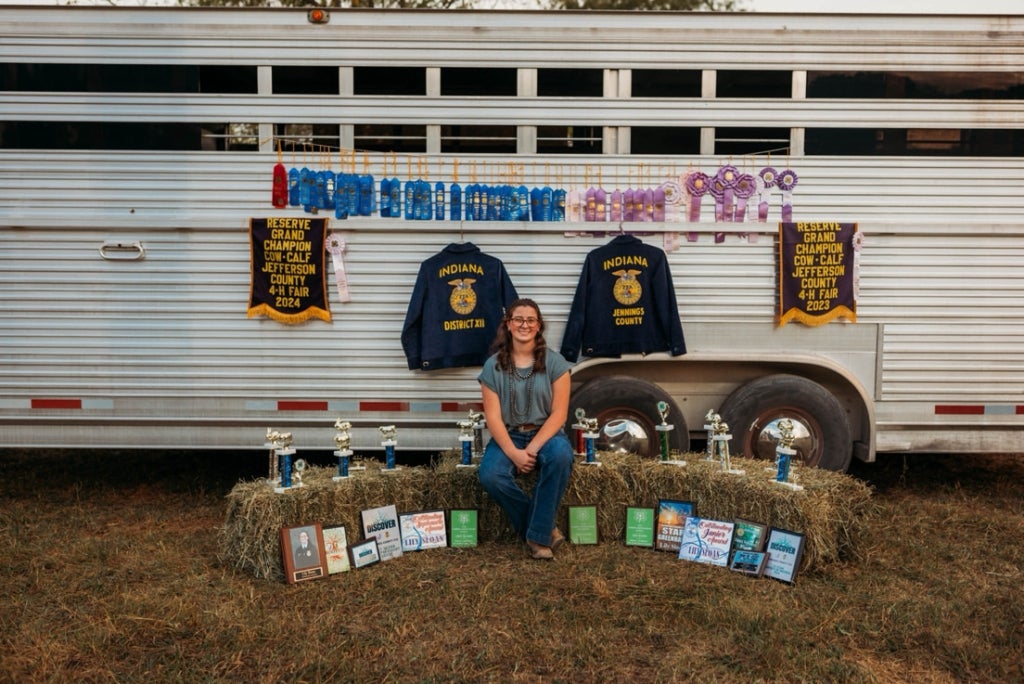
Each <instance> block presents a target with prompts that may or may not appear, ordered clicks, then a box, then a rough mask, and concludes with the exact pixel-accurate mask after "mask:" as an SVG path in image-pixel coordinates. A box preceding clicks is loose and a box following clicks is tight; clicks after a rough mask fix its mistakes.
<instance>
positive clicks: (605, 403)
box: [567, 375, 690, 457]
mask: <svg viewBox="0 0 1024 684" xmlns="http://www.w3.org/2000/svg"><path fill="white" fill-rule="evenodd" d="M659 401H663V402H665V403H666V404H667V405H668V415H667V417H666V421H667V422H668V423H669V424H671V425H673V426H675V427H674V428H673V429H672V430H671V431H669V433H668V435H669V448H670V449H672V450H674V451H679V452H685V451H686V450H687V449H689V447H690V433H689V431H688V430H687V427H686V419H685V418H683V414H682V412H680V410H679V407H678V406H676V403H675V402H674V401H673V400H672V397H670V396H669V395H668V393H667V392H665V390H663V389H661V388H660V387H658V386H657V385H655V384H653V383H650V382H647V381H646V380H641V379H639V378H634V377H631V376H628V375H608V376H604V377H599V378H594V379H593V380H590V381H588V382H586V383H584V384H583V386H582V387H580V388H579V389H578V390H576V391H575V392H573V394H572V398H571V399H570V401H569V424H568V426H567V427H569V428H571V426H572V424H573V423H574V422H575V416H576V409H578V408H582V409H583V410H584V411H586V414H587V418H597V420H598V425H599V426H600V431H601V436H600V437H599V438H598V440H597V445H596V446H597V448H598V449H599V450H601V451H609V450H611V451H632V452H635V453H639V454H640V455H641V456H654V457H657V456H660V454H661V437H660V434H659V432H658V431H657V430H655V427H654V426H655V425H658V424H660V423H661V415H660V414H659V413H658V402H659ZM570 434H572V432H571V429H570ZM623 436H625V438H624V437H623Z"/></svg>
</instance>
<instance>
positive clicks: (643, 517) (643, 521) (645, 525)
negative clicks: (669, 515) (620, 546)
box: [626, 506, 654, 547]
mask: <svg viewBox="0 0 1024 684" xmlns="http://www.w3.org/2000/svg"><path fill="white" fill-rule="evenodd" d="M626 546H647V547H651V546H654V509H653V508H634V507H632V506H630V507H627V508H626Z"/></svg>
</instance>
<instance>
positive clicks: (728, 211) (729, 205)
mask: <svg viewBox="0 0 1024 684" xmlns="http://www.w3.org/2000/svg"><path fill="white" fill-rule="evenodd" d="M739 178H740V172H739V169H737V168H736V167H735V166H733V165H732V164H726V165H725V166H723V167H722V168H720V169H718V173H716V174H715V181H717V183H715V182H712V184H711V185H712V192H713V191H714V188H715V186H716V185H720V186H721V190H722V220H723V221H732V220H733V211H734V209H733V204H734V194H735V189H736V183H737V181H739ZM715 199H716V200H717V199H718V196H717V195H716V196H715ZM716 206H717V205H716Z"/></svg>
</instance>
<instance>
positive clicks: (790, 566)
mask: <svg viewBox="0 0 1024 684" xmlns="http://www.w3.org/2000/svg"><path fill="white" fill-rule="evenodd" d="M767 551H768V563H767V564H766V565H765V568H764V575H765V577H771V578H772V579H777V580H780V581H782V582H787V583H789V584H792V583H793V582H794V580H795V579H796V573H797V570H798V569H799V568H800V559H801V558H802V557H803V554H804V535H802V534H800V533H799V532H791V531H789V530H783V529H781V528H778V527H773V528H771V530H770V531H769V532H768V546H767Z"/></svg>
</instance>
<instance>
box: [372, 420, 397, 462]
mask: <svg viewBox="0 0 1024 684" xmlns="http://www.w3.org/2000/svg"><path fill="white" fill-rule="evenodd" d="M377 429H378V430H380V436H381V438H382V439H381V443H380V445H381V446H382V447H384V472H388V473H393V472H395V471H396V470H401V469H400V468H397V467H395V446H397V445H398V438H397V434H398V428H396V427H395V426H394V425H381V426H380V427H379V428H377Z"/></svg>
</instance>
